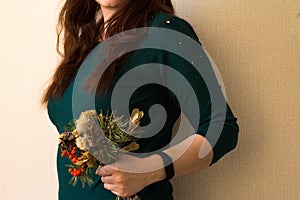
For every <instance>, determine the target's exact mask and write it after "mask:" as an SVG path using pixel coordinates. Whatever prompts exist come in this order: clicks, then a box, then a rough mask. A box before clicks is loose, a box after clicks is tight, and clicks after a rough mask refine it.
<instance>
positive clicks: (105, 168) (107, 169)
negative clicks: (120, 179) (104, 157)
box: [96, 166, 113, 176]
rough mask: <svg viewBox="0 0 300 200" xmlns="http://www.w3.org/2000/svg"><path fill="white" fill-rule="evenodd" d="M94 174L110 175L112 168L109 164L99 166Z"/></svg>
mask: <svg viewBox="0 0 300 200" xmlns="http://www.w3.org/2000/svg"><path fill="white" fill-rule="evenodd" d="M96 174H97V175H99V176H111V175H112V174H113V169H112V168H111V167H109V166H99V167H98V169H97V170H96Z"/></svg>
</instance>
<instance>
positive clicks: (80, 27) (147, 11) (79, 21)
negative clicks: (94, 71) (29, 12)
mask: <svg viewBox="0 0 300 200" xmlns="http://www.w3.org/2000/svg"><path fill="white" fill-rule="evenodd" d="M158 12H166V13H170V14H174V9H173V5H172V3H171V0H141V1H137V0H127V2H126V3H125V4H124V5H122V6H121V7H120V8H119V10H118V11H117V12H115V14H114V15H113V16H112V17H111V18H110V19H109V20H108V21H107V22H106V23H105V24H104V20H103V16H102V13H101V8H100V5H99V4H98V3H97V2H96V1H95V0H66V2H65V4H64V6H63V7H62V10H61V11H60V14H59V18H58V23H57V43H56V50H57V52H58V53H59V54H60V55H61V57H62V59H61V62H60V63H59V65H58V67H57V68H56V71H55V73H54V75H53V77H52V80H51V82H50V84H49V86H48V88H47V89H46V90H45V92H44V94H43V97H42V104H43V105H46V104H47V103H48V101H49V100H50V99H51V98H52V97H54V96H58V97H61V96H62V95H63V93H64V92H65V90H66V88H67V87H68V85H69V84H70V82H71V81H72V79H73V78H74V77H75V75H76V73H77V71H78V69H79V67H80V65H81V63H82V62H83V60H84V59H85V57H86V56H87V55H88V53H89V52H90V51H91V50H92V49H93V48H94V47H95V45H96V44H97V43H98V41H101V40H103V39H104V38H109V37H111V36H113V35H115V34H118V33H121V32H123V31H126V30H130V29H133V28H138V27H145V26H147V23H148V21H149V20H150V18H151V16H153V15H154V14H155V13H158ZM104 25H105V26H106V27H107V29H106V30H107V31H106V32H105V35H103V33H104ZM102 36H104V38H102ZM61 43H62V46H63V52H61V51H60V49H59V47H60V46H61ZM117 67H118V66H117V65H116V64H112V65H110V67H109V68H108V69H107V70H106V72H105V73H104V76H106V75H107V76H110V77H109V78H105V80H106V83H102V82H101V85H104V87H105V85H107V84H108V81H109V80H110V79H111V78H112V77H111V76H112V75H113V73H114V72H115V71H116V70H117ZM100 81H101V80H100Z"/></svg>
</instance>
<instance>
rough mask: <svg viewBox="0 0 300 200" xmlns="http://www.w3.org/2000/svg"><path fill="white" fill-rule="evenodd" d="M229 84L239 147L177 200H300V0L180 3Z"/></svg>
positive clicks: (179, 188) (182, 187)
mask: <svg viewBox="0 0 300 200" xmlns="http://www.w3.org/2000/svg"><path fill="white" fill-rule="evenodd" d="M175 4H176V8H177V11H178V13H177V14H178V15H179V16H182V17H184V18H185V19H187V20H188V21H189V22H190V23H191V24H192V25H193V26H194V28H195V29H196V31H197V33H198V35H199V37H200V39H201V41H202V43H203V44H204V46H205V47H206V48H207V50H208V52H209V53H210V54H211V56H212V57H213V58H214V60H215V62H216V64H217V65H218V67H219V70H220V71H221V74H222V77H223V79H224V82H225V87H226V92H227V96H228V99H229V102H230V104H231V106H232V108H233V110H234V112H235V114H236V115H237V117H238V119H239V124H240V127H241V131H240V139H239V144H238V147H237V148H236V149H235V150H234V151H233V152H232V153H230V155H228V156H226V157H224V159H223V160H221V161H220V162H219V163H217V164H216V165H215V166H213V167H211V168H210V169H208V170H205V171H203V172H201V173H198V174H197V175H194V176H190V177H185V178H182V179H177V180H175V181H174V182H175V194H176V199H180V200H184V199H197V200H207V199H209V200H231V199H246V200H253V199H255V200H256V199H262V200H269V199H270V200H271V199H272V200H273V199H276V200H279V199H280V200H281V199H287V200H299V199H300V150H299V147H300V88H299V86H300V16H299V15H298V13H299V11H300V1H299V0H289V1H282V0H272V1H271V0H264V1H261V0H251V1H250V0H247V1H239V0H229V1H222V0H212V1H198V0H197V1H196V0H187V1H181V0H175Z"/></svg>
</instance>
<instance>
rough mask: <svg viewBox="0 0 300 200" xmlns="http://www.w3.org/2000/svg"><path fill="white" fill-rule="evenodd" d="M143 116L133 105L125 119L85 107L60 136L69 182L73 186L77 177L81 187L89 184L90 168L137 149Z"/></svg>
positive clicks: (107, 162)
mask: <svg viewBox="0 0 300 200" xmlns="http://www.w3.org/2000/svg"><path fill="white" fill-rule="evenodd" d="M143 115H144V114H143V112H142V111H139V110H138V109H137V108H135V109H133V111H132V114H131V116H130V119H129V120H127V121H126V120H123V119H122V118H123V116H120V117H118V116H116V113H115V112H111V114H108V113H106V115H103V113H102V111H100V114H97V112H96V111H95V110H88V111H85V112H82V113H81V115H80V117H79V119H77V120H72V121H71V122H70V124H69V126H68V127H66V128H65V132H63V133H62V134H60V135H59V147H60V149H61V156H63V157H68V158H69V159H70V161H71V163H70V164H69V165H67V167H68V171H69V173H70V174H71V175H72V178H71V179H70V181H69V183H70V184H73V186H75V185H76V184H77V183H78V181H79V180H80V182H81V184H82V187H85V185H91V184H92V183H93V179H92V170H91V169H92V168H97V167H98V166H99V165H107V164H111V163H114V162H115V161H116V160H117V159H118V158H119V157H120V156H121V154H122V153H124V152H130V151H135V150H137V149H138V148H139V144H138V143H136V140H137V139H138V137H137V136H135V135H136V134H137V133H138V132H140V131H141V130H138V128H137V127H138V125H139V123H140V119H141V118H142V117H143ZM116 199H121V197H117V198H116ZM125 199H127V200H138V199H139V197H138V196H137V195H134V196H133V197H127V198H125Z"/></svg>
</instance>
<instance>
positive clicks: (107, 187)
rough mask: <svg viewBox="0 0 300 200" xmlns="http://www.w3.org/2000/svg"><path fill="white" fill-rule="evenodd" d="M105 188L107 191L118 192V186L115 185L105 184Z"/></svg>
mask: <svg viewBox="0 0 300 200" xmlns="http://www.w3.org/2000/svg"><path fill="white" fill-rule="evenodd" d="M103 186H104V188H105V189H107V190H110V191H114V190H116V186H115V185H113V184H109V183H104V184H103Z"/></svg>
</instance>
